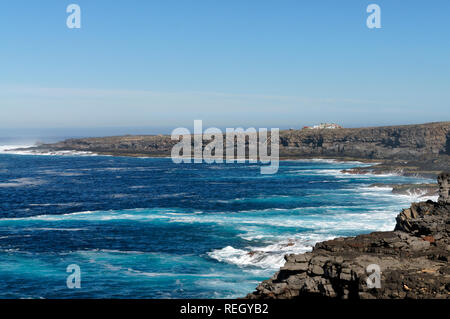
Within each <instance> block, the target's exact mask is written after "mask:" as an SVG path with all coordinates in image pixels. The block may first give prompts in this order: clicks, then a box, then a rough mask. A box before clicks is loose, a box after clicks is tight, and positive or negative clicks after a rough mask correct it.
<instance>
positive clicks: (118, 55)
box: [0, 0, 450, 136]
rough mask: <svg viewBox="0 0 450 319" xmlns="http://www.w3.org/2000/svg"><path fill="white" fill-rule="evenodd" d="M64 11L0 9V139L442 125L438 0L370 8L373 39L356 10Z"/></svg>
mask: <svg viewBox="0 0 450 319" xmlns="http://www.w3.org/2000/svg"><path fill="white" fill-rule="evenodd" d="M75 3H77V4H78V5H79V6H80V8H81V21H82V24H81V29H69V28H67V26H66V19H67V16H68V14H67V13H66V6H67V4H68V3H65V2H61V1H57V0H46V1H41V2H39V3H37V2H33V3H30V2H27V1H24V0H18V1H15V2H12V3H9V4H8V6H5V7H4V8H2V10H1V11H0V37H1V39H2V50H1V51H0V60H1V61H3V62H2V68H1V69H2V72H1V75H0V111H1V116H0V127H1V128H2V129H3V131H4V132H5V131H9V132H19V133H20V132H23V134H31V135H33V134H38V133H39V132H40V131H42V132H47V133H45V134H47V135H48V134H50V135H51V134H54V133H52V132H58V135H61V134H62V135H76V136H90V135H93V134H95V135H111V134H135V132H147V134H167V133H169V132H170V131H171V130H172V129H174V128H176V127H180V126H182V127H191V126H192V123H193V121H194V120H196V119H201V120H203V122H204V123H205V125H206V126H208V127H209V126H217V127H239V126H241V127H279V128H300V127H302V126H304V125H313V124H316V123H320V122H335V123H338V124H341V125H343V126H345V127H361V126H382V125H400V124H411V123H425V122H435V121H442V120H450V90H449V89H448V88H449V87H450V61H449V60H450V59H449V58H448V57H449V56H450V44H449V41H448V40H446V39H449V38H450V28H448V24H447V23H446V21H447V12H448V11H449V10H450V3H449V2H448V1H437V2H435V3H434V5H433V6H430V5H428V4H427V2H426V1H419V0H416V1H408V3H407V4H404V3H399V2H392V1H385V0H380V1H376V3H377V4H378V5H379V6H380V8H381V21H382V22H381V23H382V28H381V29H369V28H368V27H367V26H366V19H367V16H368V13H367V12H366V8H367V5H368V4H370V3H372V2H369V1H346V2H345V3H343V2H340V3H337V2H335V1H321V2H320V3H311V2H304V3H299V2H298V1H289V0H287V1H283V2H282V3H281V4H280V3H279V2H274V1H258V4H257V5H256V4H255V3H253V2H242V1H227V2H211V1H196V2H195V3H184V2H178V1H168V2H147V1H146V2H136V3H133V4H132V5H131V4H130V3H129V2H126V1H115V2H113V3H112V2H110V1H104V0H98V1H95V2H92V1H86V0H79V1H76V2H75ZM446 8H447V9H449V10H445V9H446ZM143 128H145V129H143ZM127 130H128V131H127ZM116 131H117V132H119V133H115V132H116ZM0 132H1V131H0ZM27 132H28V133H27ZM30 132H33V133H30ZM48 132H49V133H48ZM61 132H62V133H61ZM64 132H69V133H70V134H67V133H64ZM0 135H1V134H0Z"/></svg>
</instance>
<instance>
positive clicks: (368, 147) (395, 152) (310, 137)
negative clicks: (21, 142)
mask: <svg viewBox="0 0 450 319" xmlns="http://www.w3.org/2000/svg"><path fill="white" fill-rule="evenodd" d="M177 142H178V141H172V140H171V138H170V136H168V135H139V136H113V137H102V138H81V139H68V140H65V141H62V142H58V143H54V144H42V145H39V146H37V147H34V148H30V149H28V151H34V152H55V151H82V152H93V153H97V154H100V155H115V156H152V157H168V156H170V155H171V150H172V147H173V146H174V145H175V144H176V143H177ZM207 143H208V141H204V145H206V144H207ZM269 144H270V142H269ZM280 158H281V159H296V158H334V159H342V160H347V159H351V160H363V161H372V162H373V161H377V162H379V163H378V164H377V165H376V166H371V167H368V168H367V167H366V168H357V169H355V170H352V171H349V172H350V173H358V174H363V173H368V172H372V173H386V172H394V173H398V174H402V175H414V176H415V175H421V176H426V177H433V178H434V177H436V176H437V174H438V173H439V172H441V171H443V170H445V169H447V168H448V167H449V166H450V122H439V123H427V124H418V125H400V126H383V127H368V128H337V129H302V130H284V131H280Z"/></svg>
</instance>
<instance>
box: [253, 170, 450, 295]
mask: <svg viewBox="0 0 450 319" xmlns="http://www.w3.org/2000/svg"><path fill="white" fill-rule="evenodd" d="M438 184H439V199H438V201H437V202H433V201H426V202H420V203H413V204H412V205H411V207H410V208H407V209H404V210H403V211H402V212H401V213H400V214H399V215H398V216H397V218H396V226H395V229H394V230H393V231H388V232H374V233H370V234H367V235H360V236H356V237H345V238H336V239H334V240H330V241H325V242H321V243H317V244H316V245H315V247H314V248H313V250H312V252H308V253H305V254H298V255H296V254H292V255H287V256H285V260H286V263H285V265H284V266H283V267H282V268H281V269H280V270H279V271H278V272H277V273H276V274H275V275H274V276H273V277H272V278H271V279H268V280H265V281H263V282H262V283H260V284H259V285H258V287H257V288H256V291H254V292H253V293H251V294H248V295H247V297H246V298H249V299H294V298H305V297H306V298H308V297H315V298H340V299H374V298H377V299H379V298H381V299H391V298H392V299H400V298H413V299H428V298H433V299H435V298H438V299H450V267H449V263H448V261H449V257H450V186H449V185H450V173H442V174H440V175H439V176H438ZM374 265H375V266H374ZM374 267H375V268H374ZM376 267H379V268H378V269H379V270H380V273H379V286H378V287H374V285H373V283H374V281H372V280H373V278H374V277H373V276H374V273H373V270H374V269H376ZM375 279H376V278H375ZM375 281H376V280H375Z"/></svg>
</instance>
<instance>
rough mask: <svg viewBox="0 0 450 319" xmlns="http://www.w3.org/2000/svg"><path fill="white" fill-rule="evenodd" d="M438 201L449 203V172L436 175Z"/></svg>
mask: <svg viewBox="0 0 450 319" xmlns="http://www.w3.org/2000/svg"><path fill="white" fill-rule="evenodd" d="M438 184H439V202H440V203H447V204H449V203H450V173H442V174H440V175H439V177H438Z"/></svg>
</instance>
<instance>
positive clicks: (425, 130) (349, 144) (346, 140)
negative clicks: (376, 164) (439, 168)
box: [280, 122, 450, 160]
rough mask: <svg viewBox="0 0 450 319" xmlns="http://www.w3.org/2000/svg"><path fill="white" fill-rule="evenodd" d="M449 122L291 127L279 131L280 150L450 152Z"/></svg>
mask: <svg viewBox="0 0 450 319" xmlns="http://www.w3.org/2000/svg"><path fill="white" fill-rule="evenodd" d="M449 138H450V122H441V123H429V124H421V125H403V126H385V127H369V128H355V129H324V130H307V129H306V130H300V131H296V130H292V131H285V132H283V134H280V145H282V147H283V150H282V151H281V149H280V154H283V155H288V154H289V155H299V156H330V157H354V158H367V159H406V160H410V159H418V158H421V157H437V156H439V155H450V152H449V151H450V150H449V149H448V145H449Z"/></svg>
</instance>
